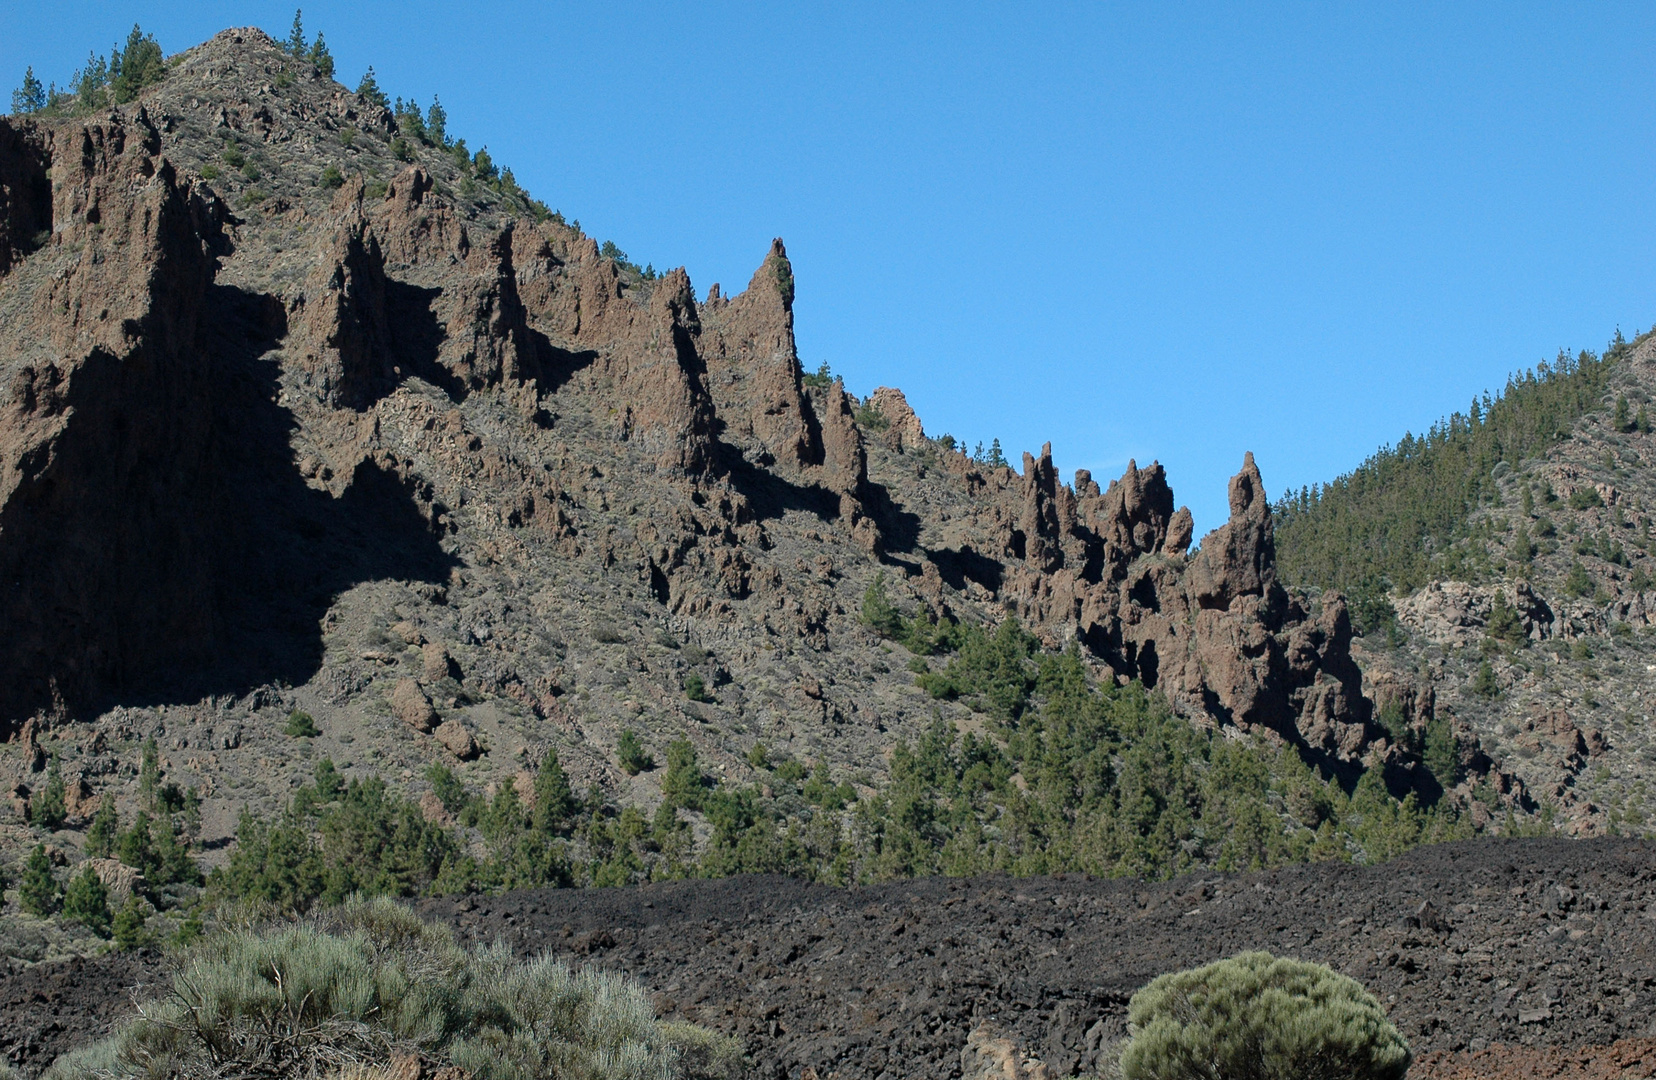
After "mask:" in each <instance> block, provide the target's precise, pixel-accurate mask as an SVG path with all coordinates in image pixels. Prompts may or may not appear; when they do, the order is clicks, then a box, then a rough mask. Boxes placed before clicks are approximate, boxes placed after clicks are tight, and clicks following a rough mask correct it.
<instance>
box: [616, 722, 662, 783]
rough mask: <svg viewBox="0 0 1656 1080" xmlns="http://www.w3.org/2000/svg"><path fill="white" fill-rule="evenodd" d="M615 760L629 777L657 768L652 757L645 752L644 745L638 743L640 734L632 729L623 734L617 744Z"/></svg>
mask: <svg viewBox="0 0 1656 1080" xmlns="http://www.w3.org/2000/svg"><path fill="white" fill-rule="evenodd" d="M615 760H616V763H617V764H619V765H620V766H621V771H622V772H624V773H626V774H627V775H628V776H637V775H638V774H639V773H641V772H644V771H645V770H646V769H653V768H654V767H655V762H654V761H653V760H651V758H650V755H649V754H647V753H645V752H644V744H643V743H641V742H639V741H638V732H636V731H634V730H632V729H631V728H627V729H626V730H624V731H622V732H621V738H620V739H619V740H618V741H617V742H616V744H615Z"/></svg>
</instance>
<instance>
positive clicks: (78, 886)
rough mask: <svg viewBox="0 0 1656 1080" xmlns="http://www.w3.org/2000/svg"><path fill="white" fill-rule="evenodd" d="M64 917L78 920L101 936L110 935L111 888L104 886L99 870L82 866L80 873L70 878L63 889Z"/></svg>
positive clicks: (74, 920) (69, 919)
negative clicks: (67, 884)
mask: <svg viewBox="0 0 1656 1080" xmlns="http://www.w3.org/2000/svg"><path fill="white" fill-rule="evenodd" d="M63 917H64V919H65V920H67V921H68V922H78V923H80V924H81V925H82V926H84V927H86V928H87V929H88V930H90V931H92V932H93V933H94V934H97V935H98V936H99V937H108V936H109V922H110V919H111V918H113V916H112V915H111V914H110V911H109V890H108V889H106V888H105V887H104V883H103V881H102V880H101V879H100V878H99V877H98V873H97V871H95V870H93V869H92V868H91V867H90V866H82V867H81V871H80V873H78V874H76V875H75V876H74V877H72V878H70V879H69V887H68V888H67V889H65V890H63Z"/></svg>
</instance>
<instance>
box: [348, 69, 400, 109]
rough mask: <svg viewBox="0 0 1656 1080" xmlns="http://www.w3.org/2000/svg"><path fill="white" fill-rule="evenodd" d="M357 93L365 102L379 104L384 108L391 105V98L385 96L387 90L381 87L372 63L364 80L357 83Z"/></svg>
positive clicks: (364, 75) (363, 77)
mask: <svg viewBox="0 0 1656 1080" xmlns="http://www.w3.org/2000/svg"><path fill="white" fill-rule="evenodd" d="M356 94H357V97H359V98H361V99H362V100H363V102H364V103H365V104H368V105H377V106H379V107H380V108H382V109H388V108H390V107H391V99H390V98H388V97H386V96H385V91H384V90H381V89H380V84H379V80H378V79H376V78H374V68H373V65H372V64H370V65H369V66H368V70H367V72H365V73H364V74H363V76H362V81H361V82H359V83H357V88H356Z"/></svg>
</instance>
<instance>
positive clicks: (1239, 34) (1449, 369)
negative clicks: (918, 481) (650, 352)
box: [0, 0, 1656, 532]
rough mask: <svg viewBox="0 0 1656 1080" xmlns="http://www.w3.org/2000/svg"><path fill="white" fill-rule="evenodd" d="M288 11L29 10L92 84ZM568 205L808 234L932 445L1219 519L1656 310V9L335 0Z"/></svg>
mask: <svg viewBox="0 0 1656 1080" xmlns="http://www.w3.org/2000/svg"><path fill="white" fill-rule="evenodd" d="M292 15H293V9H292V5H291V4H288V3H276V4H269V3H246V4H237V3H211V4H208V3H178V2H169V3H167V4H131V3H123V2H109V3H88V2H76V0H59V2H57V3H53V4H50V5H44V4H22V3H11V4H6V5H4V6H3V8H0V77H3V78H4V79H5V80H6V81H7V85H8V86H10V85H16V84H17V83H18V82H20V81H21V77H22V72H23V69H24V66H25V65H26V64H33V65H34V66H35V69H36V71H37V73H38V74H40V75H41V77H42V78H44V79H56V80H58V81H59V82H64V81H67V79H68V77H69V76H70V74H71V72H72V71H73V70H74V68H75V67H77V66H78V65H79V64H80V62H81V61H82V60H83V59H84V58H85V56H86V53H87V51H88V50H89V49H91V48H97V49H99V50H100V51H107V50H108V48H109V46H110V44H111V43H112V42H113V41H114V40H115V39H116V38H118V37H121V36H124V33H125V31H126V30H127V29H128V28H130V26H131V25H132V23H133V22H134V21H137V22H141V23H142V24H143V26H144V27H145V29H146V30H150V31H152V32H154V33H155V34H156V35H157V37H158V38H159V39H160V41H161V44H162V47H163V48H164V49H165V50H166V51H167V52H169V53H171V52H175V51H178V50H180V49H183V48H185V47H188V46H189V45H192V44H195V43H196V42H198V41H201V40H203V39H205V38H206V37H208V36H210V35H211V34H212V33H213V32H215V31H216V30H218V29H221V28H222V27H224V26H227V25H233V24H239V25H257V26H261V27H263V28H265V29H267V30H269V31H271V32H273V33H275V34H276V35H277V36H281V35H282V34H285V32H286V30H287V28H288V25H289V23H290V22H291V20H292ZM305 23H306V26H307V28H308V29H309V30H310V31H312V32H313V33H314V32H315V31H317V30H321V31H323V32H324V33H325V34H326V35H327V40H328V42H329V45H330V46H331V48H332V51H333V53H334V56H335V57H336V58H337V61H338V65H339V76H340V78H341V79H342V80H343V81H346V82H347V83H348V84H350V85H352V86H354V85H355V83H356V80H357V78H358V76H360V74H361V72H362V71H363V70H364V69H365V68H366V67H367V66H368V65H369V64H373V65H374V67H375V70H376V72H377V73H378V76H379V79H380V83H381V85H382V86H383V87H384V88H385V89H386V91H387V92H388V93H390V94H393V95H398V94H401V95H411V96H414V97H417V98H418V99H419V100H421V101H424V102H429V100H430V99H431V96H432V95H433V94H438V95H440V96H441V97H442V100H443V103H444V106H445V107H446V108H447V110H448V113H449V117H450V119H449V130H450V131H451V132H454V133H456V134H458V135H461V136H463V137H465V138H466V139H467V141H468V143H469V144H470V145H471V146H472V147H474V148H475V147H478V146H481V145H484V144H487V146H488V147H489V150H490V152H491V153H492V154H493V156H494V158H495V160H496V161H498V162H501V163H502V164H505V165H508V166H510V167H511V168H512V169H513V171H514V173H515V174H516V176H517V177H518V179H519V181H520V182H521V183H523V184H524V185H525V186H526V187H527V188H529V189H530V191H532V192H533V193H534V194H536V195H537V196H539V197H541V198H543V199H545V200H546V201H547V202H548V203H549V204H551V205H552V206H554V207H558V208H560V209H562V210H563V212H564V213H565V214H566V215H568V216H570V217H574V218H578V219H579V220H580V221H581V224H582V226H583V227H584V228H585V229H586V230H587V232H589V233H591V234H592V235H594V236H596V237H598V238H600V239H613V240H614V241H615V242H616V243H618V244H619V245H620V246H621V247H622V248H623V249H625V250H626V251H627V252H629V253H630V254H631V256H632V257H633V258H634V259H635V260H636V261H638V262H639V263H640V264H643V263H646V262H649V263H653V264H654V265H655V266H656V267H657V268H665V267H668V266H677V265H683V266H685V267H686V268H687V269H688V271H689V273H690V276H691V280H692V281H693V282H695V283H696V286H697V288H698V290H699V291H702V292H705V290H706V288H707V286H708V285H710V284H712V283H713V282H715V281H717V282H720V283H722V284H723V286H724V287H725V289H726V290H727V291H732V290H735V289H738V288H740V287H741V286H742V285H744V284H745V283H746V282H747V279H748V277H749V276H750V275H751V273H752V271H753V269H754V267H755V266H756V265H757V264H758V262H759V260H760V259H761V258H762V256H763V255H764V252H765V250H766V246H767V245H768V243H769V241H770V239H771V237H773V236H782V237H784V238H785V239H786V241H787V244H788V251H789V254H790V255H791V256H792V257H793V260H794V266H795V275H796V280H797V283H798V290H799V292H798V301H797V330H798V338H799V347H800V353H801V356H802V357H803V359H804V360H805V361H806V363H807V365H808V366H810V367H814V366H815V365H816V364H817V363H819V362H821V361H823V360H826V361H828V362H829V363H831V364H832V366H833V368H834V370H835V371H837V372H840V373H842V374H844V375H845V377H846V379H847V382H848V384H849V385H850V387H851V389H852V390H853V391H855V392H858V393H867V392H868V391H869V390H871V389H872V388H874V387H875V386H878V385H882V384H888V385H895V386H900V387H902V388H903V389H904V390H905V391H906V392H907V393H908V395H909V399H910V401H911V402H913V403H914V405H915V407H916V409H917V410H918V412H919V413H920V415H921V418H922V419H923V420H924V421H925V424H926V428H927V430H928V431H929V432H931V433H933V434H938V433H942V432H945V431H947V432H950V433H953V434H954V435H956V436H957V437H959V438H961V439H964V440H966V441H967V442H968V443H973V442H976V441H978V440H982V441H984V442H985V443H987V442H988V441H989V440H990V439H991V438H993V437H999V438H1000V440H1001V442H1002V444H1003V445H1004V446H1005V447H1006V449H1007V452H1008V456H1011V457H1014V458H1015V457H1016V454H1017V452H1018V451H1020V450H1024V449H1031V450H1033V449H1037V448H1038V447H1039V446H1040V444H1041V443H1042V442H1043V441H1046V440H1051V442H1052V444H1053V452H1054V457H1055V459H1056V461H1057V464H1058V466H1059V468H1060V469H1061V470H1062V471H1063V473H1064V474H1065V475H1066V476H1068V475H1069V473H1070V471H1071V470H1073V469H1075V468H1077V467H1086V468H1090V469H1092V470H1093V472H1094V473H1095V475H1097V476H1099V477H1100V478H1101V479H1108V478H1109V477H1111V476H1114V475H1117V474H1119V472H1120V471H1121V470H1122V468H1124V467H1125V464H1126V461H1127V459H1128V458H1129V457H1136V458H1137V459H1138V461H1139V463H1140V464H1141V465H1142V464H1145V463H1147V462H1149V461H1150V460H1152V459H1157V460H1160V461H1161V462H1162V463H1163V464H1165V465H1166V466H1167V468H1168V471H1169V477H1170V480H1171V482H1172V484H1173V487H1174V491H1175V493H1176V495H1177V497H1178V498H1179V500H1180V501H1181V502H1188V503H1189V504H1190V506H1191V508H1192V510H1193V511H1194V512H1195V514H1196V519H1197V528H1198V530H1199V532H1200V531H1205V530H1207V529H1209V528H1212V527H1214V526H1216V525H1218V524H1220V523H1222V520H1223V517H1224V514H1225V482H1226V479H1227V478H1228V477H1229V475H1230V474H1231V473H1232V472H1234V471H1235V469H1236V467H1237V465H1238V464H1239V463H1240V461H1241V458H1242V453H1243V451H1244V450H1252V451H1254V453H1255V455H1256V456H1257V458H1258V460H1259V464H1260V468H1261V470H1262V471H1263V473H1264V476H1265V480H1266V484H1267V487H1268V488H1269V490H1270V491H1271V493H1272V495H1273V497H1275V496H1276V495H1278V494H1280V493H1281V492H1282V491H1283V490H1284V489H1286V488H1288V487H1290V486H1292V487H1296V488H1297V487H1298V486H1299V485H1300V484H1304V483H1313V482H1316V481H1318V480H1322V479H1327V478H1329V477H1331V476H1333V475H1335V474H1337V473H1339V472H1342V471H1344V470H1347V469H1349V468H1351V467H1352V466H1354V465H1356V464H1357V463H1358V462H1360V461H1361V460H1362V459H1363V458H1364V457H1365V456H1367V455H1368V454H1369V453H1371V452H1372V451H1373V450H1374V449H1375V448H1376V447H1377V446H1379V445H1380V444H1382V443H1386V442H1390V441H1392V440H1394V439H1396V438H1397V437H1399V436H1401V434H1402V433H1403V432H1404V431H1405V430H1408V429H1412V430H1415V431H1419V430H1421V429H1422V428H1424V427H1426V426H1428V425H1429V424H1430V423H1431V422H1432V421H1433V420H1434V419H1436V418H1437V417H1439V416H1442V415H1444V414H1445V413H1447V412H1449V411H1451V410H1455V409H1464V408H1465V407H1466V403H1467V401H1468V400H1469V399H1470V398H1471V397H1472V395H1473V394H1474V393H1477V392H1479V391H1482V390H1484V389H1486V388H1488V389H1491V390H1494V389H1498V388H1499V387H1500V385H1501V384H1502V383H1503V382H1504V380H1505V376H1506V373H1507V372H1509V371H1511V370H1514V369H1516V368H1519V367H1527V366H1530V365H1532V364H1533V363H1534V362H1535V361H1537V360H1540V359H1544V358H1547V357H1550V356H1551V355H1552V354H1554V353H1555V352H1556V351H1557V350H1558V349H1559V348H1560V347H1567V348H1571V349H1576V348H1581V347H1588V348H1593V349H1598V348H1602V347H1603V345H1604V343H1605V342H1606V340H1607V339H1608V338H1609V337H1610V336H1611V334H1612V333H1613V332H1614V331H1615V329H1616V327H1617V326H1618V325H1619V326H1620V327H1621V328H1622V329H1623V330H1624V331H1626V332H1628V333H1629V335H1631V333H1632V332H1633V330H1634V329H1636V328H1638V329H1642V328H1645V327H1648V326H1650V325H1651V323H1652V322H1656V287H1653V286H1656V280H1653V279H1656V260H1653V259H1652V257H1651V254H1652V248H1653V244H1652V241H1653V239H1656V214H1653V213H1652V206H1653V201H1652V198H1651V196H1652V180H1653V176H1656V172H1653V166H1656V160H1653V155H1656V139H1653V134H1656V133H1653V131H1652V126H1653V125H1652V120H1653V112H1656V93H1653V91H1656V86H1653V83H1656V68H1653V67H1652V65H1650V64H1649V63H1648V61H1647V54H1648V52H1649V50H1650V48H1651V46H1652V45H1653V44H1656V33H1653V31H1656V7H1653V6H1651V5H1634V4H1626V5H1622V4H1612V3H1599V4H1593V5H1526V4H1514V3H1502V4H1493V3H1491V4H1483V5H1468V4H1452V3H1450V4H1438V5H1408V6H1404V5H1384V4H1364V5H1329V4H1310V3H1307V4H1280V5H1231V6H1222V5H1205V4H1204V5H1178V6H1176V5H1168V4H1152V3H1146V4H1110V5H1104V4H1076V5H1062V4H1046V5H1024V4H1019V5H1013V4H973V3H949V4H941V3H939V4H903V3H895V4H893V3H882V4H864V3H855V2H838V3H832V4H826V3H820V4H819V3H793V4H751V5H750V4H742V3H726V4H684V5H665V4H644V3H629V2H624V0H622V2H613V0H612V2H608V3H592V4H558V3H541V4H502V3H494V2H490V0H475V2H472V3H468V4H452V3H445V4H434V3H423V2H417V0H416V2H401V3H397V4H382V3H372V2H357V3H352V4H325V3H307V4H306V5H305Z"/></svg>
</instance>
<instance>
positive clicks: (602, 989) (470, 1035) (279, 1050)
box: [48, 899, 742, 1080]
mask: <svg viewBox="0 0 1656 1080" xmlns="http://www.w3.org/2000/svg"><path fill="white" fill-rule="evenodd" d="M139 1012H140V1016H139V1018H138V1019H137V1020H136V1021H134V1022H133V1023H132V1024H130V1025H129V1026H128V1027H127V1028H126V1029H125V1030H123V1031H121V1032H120V1033H119V1034H118V1035H116V1036H115V1037H114V1038H112V1039H109V1040H107V1041H105V1042H103V1043H99V1044H97V1045H96V1046H93V1047H89V1048H87V1049H85V1050H82V1051H79V1052H77V1053H75V1054H71V1055H67V1056H65V1057H63V1058H60V1059H59V1060H58V1061H57V1062H56V1063H54V1065H53V1066H52V1069H51V1070H50V1071H49V1074H48V1075H49V1076H50V1077H51V1078H52V1080H118V1078H134V1080H139V1078H142V1080H163V1078H174V1077H177V1078H183V1080H194V1078H202V1080H205V1078H208V1077H224V1076H231V1075H234V1076H238V1077H272V1078H274V1077H283V1078H287V1077H321V1076H326V1075H328V1074H330V1073H339V1072H341V1071H342V1070H349V1069H351V1068H353V1067H355V1066H360V1065H364V1064H373V1063H384V1062H387V1061H390V1060H391V1059H392V1058H394V1057H396V1056H399V1055H403V1054H418V1055H420V1056H422V1057H424V1058H427V1059H429V1060H432V1061H438V1062H447V1063H450V1064H454V1065H459V1066H461V1067H462V1068H464V1069H465V1070H466V1071H467V1072H468V1073H470V1074H471V1075H472V1076H473V1077H475V1078H476V1080H531V1078H539V1077H568V1078H571V1080H673V1078H685V1080H693V1078H702V1077H706V1078H714V1077H729V1076H733V1075H735V1074H736V1073H737V1072H739V1071H740V1067H741V1064H742V1059H741V1052H740V1047H739V1046H738V1045H737V1044H735V1042H734V1041H733V1040H729V1039H723V1038H721V1037H719V1036H716V1035H714V1034H712V1033H711V1032H707V1031H704V1030H702V1029H700V1028H695V1027H692V1026H690V1025H680V1024H664V1023H661V1022H659V1021H658V1020H657V1019H656V1016H655V1010H654V1008H653V1007H652V1006H651V1003H650V999H649V997H648V996H647V995H646V994H645V992H644V991H643V989H642V988H641V987H640V986H639V985H638V984H637V983H634V982H633V981H631V980H630V979H628V978H625V977H623V976H620V975H614V974H610V973H606V972H600V971H593V970H587V969H581V970H572V969H571V968H569V967H568V966H567V965H565V964H564V963H562V962H561V961H558V960H555V959H553V958H551V957H549V956H539V957H535V958H534V959H531V960H527V961H518V960H515V959H514V958H513V957H512V955H511V953H510V952H509V951H508V950H507V949H506V947H505V946H504V945H498V944H497V945H495V946H492V947H488V948H482V949H478V950H475V951H468V950H466V949H464V948H462V947H460V945H459V944H458V943H456V942H455V940H454V937H453V935H452V934H451V933H450V932H449V931H448V929H447V928H445V927H441V926H435V925H432V924H429V923H425V922H423V921H421V920H420V919H419V918H417V917H416V916H414V915H413V914H412V913H411V912H409V911H408V910H407V909H406V908H404V907H402V906H401V905H399V904H397V903H395V902H393V901H390V900H385V899H381V900H374V901H359V902H353V903H350V904H347V905H346V906H344V907H343V908H340V909H338V910H336V911H334V912H331V913H327V914H324V915H321V916H318V917H316V918H313V919H309V920H306V921H304V922H300V923H287V924H282V925H276V926H270V927H266V928H263V929H247V930H236V931H231V932H227V933H224V934H221V935H219V936H216V937H214V938H211V939H209V940H208V941H206V942H204V943H202V944H201V945H200V946H198V947H197V948H196V949H194V950H193V951H192V952H191V953H190V954H188V956H187V957H186V958H185V960H184V962H183V963H182V964H181V966H180V969H179V970H178V971H177V972H176V973H175V975H174V978H173V988H172V993H171V994H170V995H169V996H167V997H166V998H164V999H162V1000H160V1001H156V1002H151V1003H149V1004H146V1005H144V1006H141V1007H140V1010H139Z"/></svg>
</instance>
